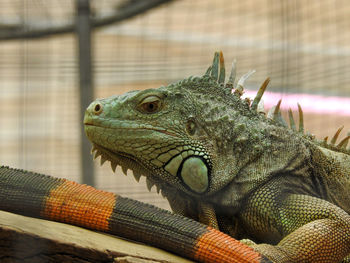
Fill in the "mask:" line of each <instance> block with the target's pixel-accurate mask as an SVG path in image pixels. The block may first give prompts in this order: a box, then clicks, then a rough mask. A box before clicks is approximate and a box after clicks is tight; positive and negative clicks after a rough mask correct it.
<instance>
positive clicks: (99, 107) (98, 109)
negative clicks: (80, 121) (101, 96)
mask: <svg viewBox="0 0 350 263" xmlns="http://www.w3.org/2000/svg"><path fill="white" fill-rule="evenodd" d="M102 110H103V106H102V104H101V103H99V102H97V103H96V104H95V105H94V107H93V111H94V114H96V115H99V114H100V113H101V112H102Z"/></svg>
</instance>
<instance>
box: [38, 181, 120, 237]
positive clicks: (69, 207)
mask: <svg viewBox="0 0 350 263" xmlns="http://www.w3.org/2000/svg"><path fill="white" fill-rule="evenodd" d="M116 199H117V196H116V195H115V194H113V193H108V192H104V191H100V190H96V189H95V188H93V187H91V186H87V185H80V184H77V183H75V182H70V181H66V182H64V183H63V184H61V185H59V186H58V187H57V188H55V189H52V190H51V191H50V195H49V196H48V197H47V198H46V202H45V208H44V209H43V210H42V216H43V217H46V218H50V219H51V220H56V221H60V222H65V223H69V224H75V225H79V226H83V227H87V228H93V229H95V230H100V231H107V230H108V219H109V218H110V216H111V214H112V212H113V208H114V205H115V202H116Z"/></svg>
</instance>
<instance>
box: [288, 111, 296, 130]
mask: <svg viewBox="0 0 350 263" xmlns="http://www.w3.org/2000/svg"><path fill="white" fill-rule="evenodd" d="M288 116H289V124H290V128H291V129H292V130H293V131H296V130H297V128H296V126H295V121H294V117H293V112H292V110H291V109H290V108H289V110H288Z"/></svg>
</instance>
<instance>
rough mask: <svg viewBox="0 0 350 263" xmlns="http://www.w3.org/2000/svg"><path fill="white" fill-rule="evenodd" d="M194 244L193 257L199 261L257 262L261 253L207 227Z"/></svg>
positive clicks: (259, 260) (222, 262)
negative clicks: (206, 230) (194, 251)
mask: <svg viewBox="0 0 350 263" xmlns="http://www.w3.org/2000/svg"><path fill="white" fill-rule="evenodd" d="M208 229H209V232H207V233H205V234H203V235H202V236H201V237H200V238H199V239H198V240H197V244H196V253H195V256H194V257H195V259H196V260H199V261H201V262H221V263H224V262H225V263H228V262H230V263H245V262H246V263H259V262H261V255H260V254H259V253H258V252H256V251H254V250H253V249H252V248H250V247H248V246H247V245H244V244H242V243H241V242H239V241H238V240H235V239H233V238H231V237H229V236H228V235H226V234H224V233H222V232H220V231H216V230H215V229H213V228H211V227H208Z"/></svg>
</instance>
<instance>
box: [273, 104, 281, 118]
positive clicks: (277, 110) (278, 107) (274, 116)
mask: <svg viewBox="0 0 350 263" xmlns="http://www.w3.org/2000/svg"><path fill="white" fill-rule="evenodd" d="M281 102H282V99H280V100H279V101H278V102H277V105H276V107H275V110H274V111H273V117H272V119H273V120H275V121H277V120H278V115H279V114H280V106H281Z"/></svg>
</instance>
